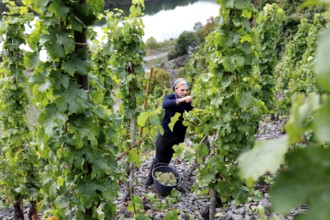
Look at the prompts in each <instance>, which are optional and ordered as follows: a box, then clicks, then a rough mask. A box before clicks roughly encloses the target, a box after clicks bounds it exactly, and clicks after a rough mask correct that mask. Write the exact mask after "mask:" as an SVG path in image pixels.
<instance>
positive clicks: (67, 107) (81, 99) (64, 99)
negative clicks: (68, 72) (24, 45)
mask: <svg viewBox="0 0 330 220" xmlns="http://www.w3.org/2000/svg"><path fill="white" fill-rule="evenodd" d="M56 104H57V105H58V108H59V110H60V111H61V112H65V111H69V112H70V113H82V112H85V111H86V110H87V93H86V91H84V90H83V89H81V88H79V87H78V85H76V84H73V83H71V85H70V86H69V88H68V89H67V90H66V91H64V92H63V93H62V95H61V96H60V97H59V98H58V101H57V102H56Z"/></svg>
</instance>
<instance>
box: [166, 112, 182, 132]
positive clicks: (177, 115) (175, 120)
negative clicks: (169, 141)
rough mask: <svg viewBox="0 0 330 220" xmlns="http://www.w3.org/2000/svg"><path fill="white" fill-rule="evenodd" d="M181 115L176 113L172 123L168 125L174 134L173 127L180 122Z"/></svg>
mask: <svg viewBox="0 0 330 220" xmlns="http://www.w3.org/2000/svg"><path fill="white" fill-rule="evenodd" d="M180 115H181V114H180V113H178V112H177V113H175V115H174V116H173V117H172V118H171V122H170V123H169V124H168V127H169V128H170V130H171V131H172V132H173V127H174V125H175V123H176V122H177V120H179V117H180Z"/></svg>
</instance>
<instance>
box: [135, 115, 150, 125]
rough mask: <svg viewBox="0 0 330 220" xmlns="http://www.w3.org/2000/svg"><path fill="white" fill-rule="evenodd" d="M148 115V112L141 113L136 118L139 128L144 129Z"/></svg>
mask: <svg viewBox="0 0 330 220" xmlns="http://www.w3.org/2000/svg"><path fill="white" fill-rule="evenodd" d="M148 117H149V113H148V112H141V113H140V115H139V116H138V118H137V123H138V125H139V126H141V127H144V125H145V124H146V121H147V120H148Z"/></svg>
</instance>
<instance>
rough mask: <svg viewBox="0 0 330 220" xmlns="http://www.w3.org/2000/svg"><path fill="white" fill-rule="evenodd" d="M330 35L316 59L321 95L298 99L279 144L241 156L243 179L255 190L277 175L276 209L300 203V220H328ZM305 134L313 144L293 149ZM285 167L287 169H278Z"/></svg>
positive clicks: (262, 146) (323, 40)
mask: <svg viewBox="0 0 330 220" xmlns="http://www.w3.org/2000/svg"><path fill="white" fill-rule="evenodd" d="M329 34H330V29H329V27H328V28H325V29H324V30H323V31H322V34H321V37H320V39H319V45H318V46H317V50H316V56H315V67H314V71H315V74H316V82H317V83H318V86H320V88H321V90H322V93H321V94H316V93H310V94H309V95H308V96H307V97H305V96H304V95H303V94H300V95H298V96H296V97H295V98H294V99H293V100H294V101H293V102H292V106H291V109H290V117H289V121H288V122H287V124H286V125H285V128H286V133H287V134H286V135H284V136H283V137H281V138H280V139H277V140H270V141H266V142H258V143H257V144H256V145H255V147H254V148H253V149H252V150H250V151H247V152H245V153H243V154H241V155H240V158H239V161H240V170H241V176H242V177H243V178H244V179H246V180H247V181H248V182H249V184H251V185H253V183H254V182H255V181H256V180H257V179H258V178H260V177H261V176H262V175H264V174H265V173H266V172H271V173H273V174H274V175H275V174H276V172H278V174H277V175H276V177H275V180H274V181H275V183H274V186H273V187H272V189H271V191H270V196H271V202H272V204H273V205H272V206H273V209H274V211H275V212H278V213H283V214H287V213H289V212H290V211H292V209H294V208H297V207H298V206H300V205H302V204H303V205H307V206H308V211H307V212H306V213H304V214H302V215H301V216H299V219H320V220H326V219H328V218H329V216H330V214H329V212H328V211H325V209H324V207H327V206H328V205H329V204H330V203H329V199H328V195H329V187H328V185H329V184H328V183H329V177H328V172H329V165H328V161H329V158H328V157H329V153H330V151H329V143H330V138H329V131H330V127H329V123H328V121H329V120H330V97H329V92H330V87H329V82H330V65H329V62H328V58H329V55H330V54H329V51H330V47H329V45H330V41H329ZM306 132H312V134H313V135H314V136H315V139H312V140H308V141H307V143H306V145H305V146H303V147H299V148H294V149H292V145H295V144H298V143H299V142H300V141H301V140H302V139H303V137H304V134H305V133H306ZM289 147H290V148H291V149H292V150H290V148H289ZM261 157H267V158H269V160H263V158H261ZM284 163H285V165H286V166H285V167H287V169H280V167H281V165H282V164H284ZM254 168H257V169H254ZM302 173H303V175H302Z"/></svg>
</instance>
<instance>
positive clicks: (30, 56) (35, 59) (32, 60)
mask: <svg viewBox="0 0 330 220" xmlns="http://www.w3.org/2000/svg"><path fill="white" fill-rule="evenodd" d="M24 64H25V65H26V66H27V67H30V68H36V67H37V66H38V65H39V64H40V59H39V54H38V53H32V52H26V54H25V57H24Z"/></svg>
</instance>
